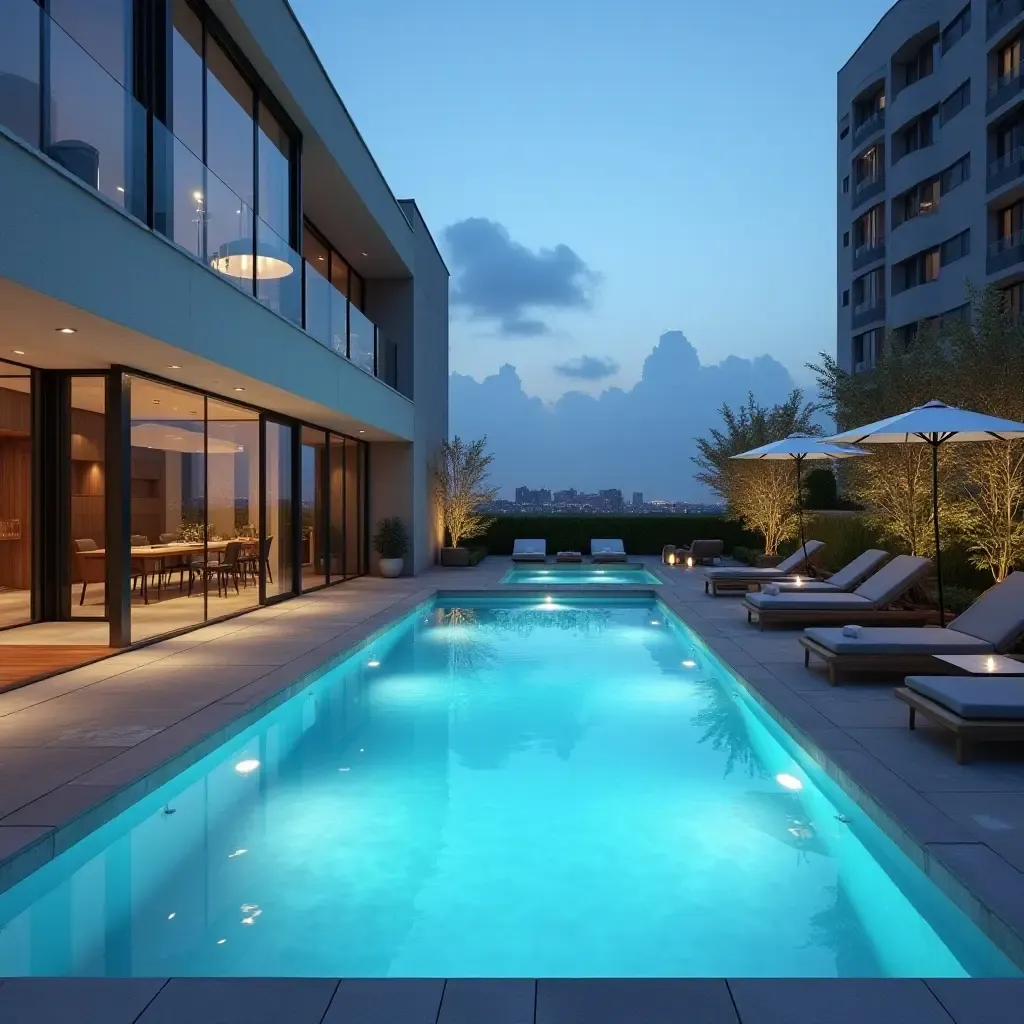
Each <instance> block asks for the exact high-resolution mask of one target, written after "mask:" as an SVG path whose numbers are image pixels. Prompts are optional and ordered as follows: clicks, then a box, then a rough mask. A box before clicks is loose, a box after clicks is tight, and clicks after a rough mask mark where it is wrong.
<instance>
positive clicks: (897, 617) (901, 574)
mask: <svg viewBox="0 0 1024 1024" xmlns="http://www.w3.org/2000/svg"><path fill="white" fill-rule="evenodd" d="M931 568H932V560H931V559H930V558H918V557H916V556H915V555H897V556H896V557H895V558H894V559H893V560H892V561H891V562H889V564H888V565H884V566H882V568H881V569H879V570H878V572H876V573H875V574H874V575H873V576H869V577H868V578H867V579H866V580H865V581H864V582H863V583H862V584H861V585H860V586H859V587H858V588H857V589H856V590H855V591H853V593H852V594H844V593H842V592H838V593H834V594H832V593H829V594H824V593H812V594H801V593H796V592H794V591H790V592H789V593H786V594H766V593H764V592H763V591H762V592H761V593H759V594H747V596H746V597H745V598H744V599H743V603H744V604H745V605H746V606H747V622H753V621H755V620H756V621H757V624H758V625H759V626H760V627H761V629H764V627H765V626H780V625H790V626H812V625H816V624H819V623H823V622H841V623H849V622H856V623H865V622H901V623H908V622H909V623H911V624H914V623H917V624H919V625H922V626H923V625H924V624H925V623H926V622H928V621H930V620H931V619H933V618H935V612H934V611H932V610H931V609H930V608H922V609H906V610H903V609H892V608H891V606H892V605H893V604H894V603H895V602H896V601H898V600H899V599H900V598H901V597H903V596H904V595H905V594H906V593H907V591H908V590H910V588H911V587H913V586H914V584H915V583H917V582H918V580H920V579H921V577H922V576H924V574H925V573H926V572H928V571H929V570H930V569H931Z"/></svg>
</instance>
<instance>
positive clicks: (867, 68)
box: [836, 0, 1024, 371]
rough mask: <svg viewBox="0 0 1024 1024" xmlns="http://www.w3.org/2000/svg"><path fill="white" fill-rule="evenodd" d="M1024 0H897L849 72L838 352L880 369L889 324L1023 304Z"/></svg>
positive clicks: (843, 80)
mask: <svg viewBox="0 0 1024 1024" xmlns="http://www.w3.org/2000/svg"><path fill="white" fill-rule="evenodd" d="M1022 37H1024V0H999V2H992V0H897V2H896V3H895V4H894V5H893V6H892V8H891V9H890V10H889V11H888V12H887V13H886V15H885V16H884V17H883V18H882V20H881V21H880V22H879V23H878V25H877V26H876V27H875V29H874V30H873V31H872V32H871V34H870V35H869V36H868V37H867V39H865V40H864V42H863V43H862V44H861V45H860V47H859V48H858V49H857V51H856V53H854V55H853V56H852V57H851V58H850V59H849V61H847V63H846V64H845V65H844V67H843V68H842V69H841V70H840V72H839V76H838V126H837V132H838V139H837V146H838V160H837V165H838V172H837V200H838V201H837V207H838V218H837V219H838V230H837V257H838V259H837V263H838V281H837V290H836V308H837V327H838V329H837V349H838V355H837V358H838V361H839V364H840V366H842V367H843V368H844V369H846V370H850V371H858V370H864V369H869V368H871V367H872V366H873V365H874V363H875V360H876V359H877V357H878V354H879V352H880V351H881V349H882V345H883V343H884V338H885V335H886V332H887V331H891V332H894V337H895V339H896V341H897V343H901V344H911V343H912V342H913V338H914V335H915V334H916V332H917V329H918V324H919V323H920V322H921V321H923V320H928V319H931V318H934V317H943V316H964V315H966V313H967V307H966V302H967V296H966V294H965V285H966V283H967V282H968V281H970V282H973V283H974V284H975V285H977V286H978V287H984V286H986V285H990V284H995V285H996V286H998V287H999V288H1002V289H1005V290H1007V292H1008V293H1009V296H1010V301H1011V303H1012V304H1013V305H1014V308H1016V309H1018V310H1021V309H1022V308H1024V305H1022V294H1024V293H1022V283H1021V282H1022V281H1024V231H1022V229H1024V222H1022V214H1024V78H1022V76H1021V65H1020V56H1021V40H1022Z"/></svg>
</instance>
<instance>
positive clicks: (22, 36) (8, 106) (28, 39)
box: [0, 0, 44, 148]
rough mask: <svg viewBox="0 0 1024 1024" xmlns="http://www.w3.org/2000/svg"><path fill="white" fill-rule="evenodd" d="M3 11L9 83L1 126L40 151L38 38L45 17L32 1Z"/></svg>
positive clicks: (1, 56) (1, 50) (1, 48)
mask: <svg viewBox="0 0 1024 1024" xmlns="http://www.w3.org/2000/svg"><path fill="white" fill-rule="evenodd" d="M3 11H4V14H3V18H4V25H3V32H0V68H2V69H3V78H4V79H5V80H6V81H5V85H4V87H3V88H2V89H0V124H2V125H3V126H4V127H5V128H7V129H9V130H10V131H12V132H14V134H15V135H17V136H18V138H20V139H24V140H25V142H27V143H29V145H31V146H35V147H37V148H38V147H39V144H40V124H39V112H40V110H41V109H42V97H41V91H42V78H41V76H40V70H39V38H40V31H41V25H42V19H43V17H44V15H43V13H42V10H41V9H40V8H39V7H38V6H36V4H35V3H34V2H32V0H22V2H21V3H13V4H10V3H6V4H4V8H3Z"/></svg>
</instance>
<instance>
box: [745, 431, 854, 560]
mask: <svg viewBox="0 0 1024 1024" xmlns="http://www.w3.org/2000/svg"><path fill="white" fill-rule="evenodd" d="M870 454H871V453H870V452H866V451H864V450H863V449H861V448H854V447H853V445H838V444H830V443H829V442H827V441H825V440H823V439H822V438H820V437H813V436H812V435H811V434H790V435H789V437H784V438H783V439H782V440H781V441H770V442H769V443H768V444H763V445H761V447H760V448H751V449H750V451H749V452H741V453H740V454H739V455H731V456H730V458H732V459H754V460H756V459H790V460H792V461H793V462H795V463H796V504H797V514H798V515H799V517H800V546H801V547H803V546H804V545H805V543H806V541H805V540H804V496H803V491H802V489H801V486H800V467H801V466H802V465H803V463H804V461H805V460H806V459H848V458H851V457H852V456H854V455H870Z"/></svg>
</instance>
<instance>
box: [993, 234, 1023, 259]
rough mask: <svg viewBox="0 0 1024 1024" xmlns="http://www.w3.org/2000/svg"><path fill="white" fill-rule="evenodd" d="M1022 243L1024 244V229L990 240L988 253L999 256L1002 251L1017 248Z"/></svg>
mask: <svg viewBox="0 0 1024 1024" xmlns="http://www.w3.org/2000/svg"><path fill="white" fill-rule="evenodd" d="M1020 245H1024V230H1019V231H1014V232H1013V233H1012V234H1009V235H1003V237H1002V238H997V239H996V240H995V241H994V242H990V243H989V247H988V254H989V256H998V255H999V254H1000V253H1001V252H1006V250H1007V249H1016V248H1017V247H1018V246H1020Z"/></svg>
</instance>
